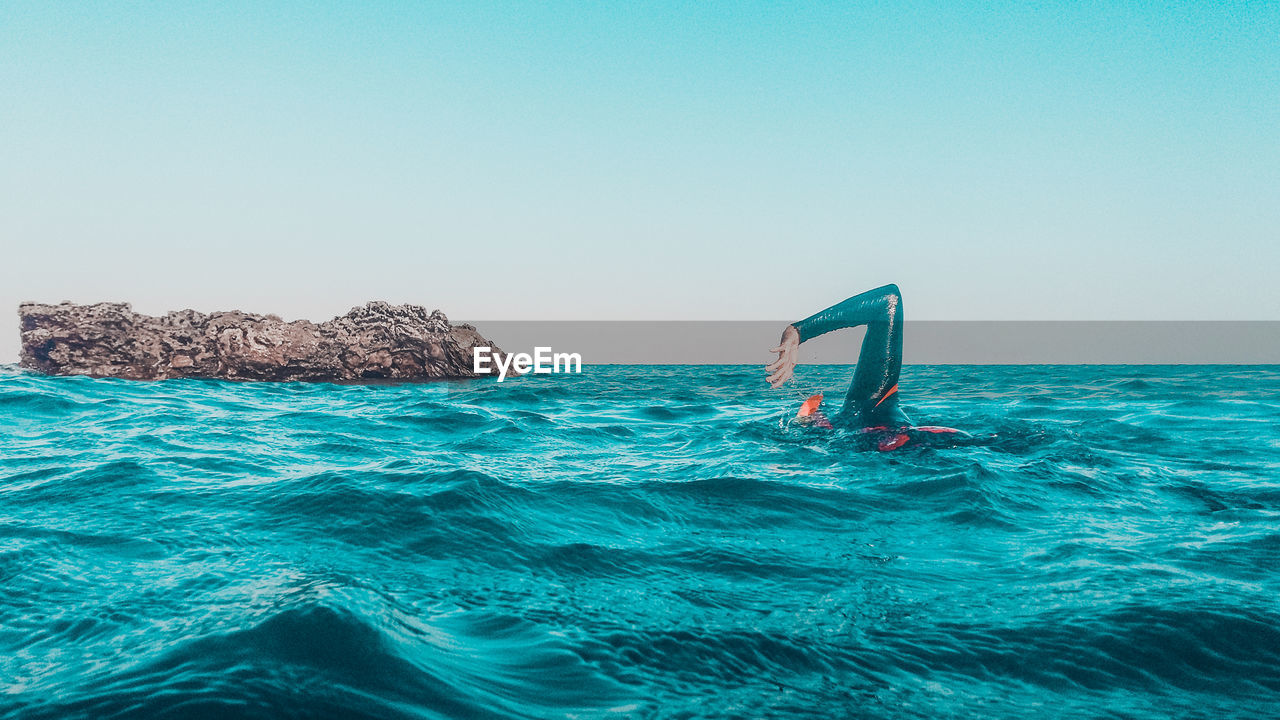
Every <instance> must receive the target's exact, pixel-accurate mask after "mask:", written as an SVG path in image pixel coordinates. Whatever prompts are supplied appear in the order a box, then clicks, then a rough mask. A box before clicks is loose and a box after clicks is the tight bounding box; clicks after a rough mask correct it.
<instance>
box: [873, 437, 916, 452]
mask: <svg viewBox="0 0 1280 720" xmlns="http://www.w3.org/2000/svg"><path fill="white" fill-rule="evenodd" d="M910 439H911V436H910V435H907V434H906V433H898V434H897V435H894V436H893V437H884V438H881V439H880V442H879V444H878V445H877V447H878V448H879V449H880V452H887V451H889V450H897V449H898V448H900V447H902V446H903V445H906V444H907V441H908V440H910Z"/></svg>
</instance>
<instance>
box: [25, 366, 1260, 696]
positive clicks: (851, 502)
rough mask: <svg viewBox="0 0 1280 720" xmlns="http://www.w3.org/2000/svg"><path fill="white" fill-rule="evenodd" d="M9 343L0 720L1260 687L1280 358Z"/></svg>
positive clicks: (1229, 692)
mask: <svg viewBox="0 0 1280 720" xmlns="http://www.w3.org/2000/svg"><path fill="white" fill-rule="evenodd" d="M849 374H850V369H849V368H847V367H803V366H802V367H801V368H799V369H798V373H797V379H796V381H794V382H793V383H792V385H791V386H790V387H788V388H784V389H781V390H769V389H768V388H767V386H766V385H765V384H764V382H763V372H762V370H761V368H757V367H586V368H584V370H583V373H582V374H581V375H557V376H540V377H525V378H519V379H514V380H508V381H507V382H504V383H501V384H499V383H496V382H493V381H492V380H486V381H474V382H440V383H430V384H416V385H354V386H337V385H327V384H310V385H308V384H247V383H227V382H216V381H186V380H179V381H166V382H158V383H136V382H128V381H120V380H93V379H88V378H50V377H40V376H36V375H32V374H28V373H26V372H23V371H20V370H18V369H17V368H16V367H13V366H6V367H0V718H60V719H61V718H115V717H139V718H147V717H170V718H236V717H263V718H267V717H296V718H310V717H316V718H325V717H331V718H564V717H574V718H598V717H619V718H630V717H636V718H728V717H740V718H802V717H805V718H807V717H821V718H846V717H852V718H862V717H865V718H950V717H954V718H970V717H981V718H1028V717H1036V718H1077V717H1114V718H1169V717H1197V718H1199V717H1204V718H1250V717H1259V718H1261V717H1273V718H1274V717H1277V716H1280V422H1278V418H1280V368H1277V367H1151V366H1146V367H1097V366H1058V367H1054V366H1035V367H960V366H950V367H907V368H905V369H904V371H903V376H902V380H901V384H900V386H901V398H902V402H903V404H904V407H905V409H906V410H907V411H908V413H909V414H911V416H912V417H913V419H914V420H915V421H916V422H918V423H930V424H943V425H951V426H954V427H959V428H962V429H965V430H969V431H970V432H973V433H975V434H979V433H980V434H994V435H995V438H994V439H993V440H992V441H991V442H990V443H989V444H987V445H983V446H979V447H961V448H951V449H928V448H912V447H907V448H904V449H902V450H898V451H894V452H888V453H879V452H874V451H873V452H862V451H859V449H858V448H859V447H860V443H858V442H857V439H856V438H853V437H851V436H849V435H846V434H842V433H839V432H836V433H832V432H823V431H820V430H817V429H805V428H798V427H793V426H790V425H789V424H788V423H786V422H785V420H786V418H788V417H789V416H791V415H792V414H794V412H795V409H796V407H797V406H798V405H799V402H800V401H801V399H802V398H803V397H805V396H806V395H808V394H809V393H810V392H813V391H816V390H825V391H827V394H828V397H829V398H839V397H842V396H843V391H844V386H845V385H847V382H848V377H849Z"/></svg>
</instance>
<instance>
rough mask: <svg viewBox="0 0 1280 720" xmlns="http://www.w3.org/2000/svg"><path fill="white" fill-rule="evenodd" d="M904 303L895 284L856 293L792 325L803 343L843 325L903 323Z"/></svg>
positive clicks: (845, 326)
mask: <svg viewBox="0 0 1280 720" xmlns="http://www.w3.org/2000/svg"><path fill="white" fill-rule="evenodd" d="M901 305H902V294H901V293H899V292H898V286H897V285H894V284H892V283H891V284H889V285H884V286H881V287H878V288H876V289H874V290H868V291H866V292H864V293H859V294H857V295H854V296H853V297H851V298H849V299H848V300H845V301H843V302H839V303H836V304H835V305H832V306H831V307H829V308H827V309H826V310H823V311H821V312H818V313H814V314H813V315H810V316H809V317H807V318H805V319H803V320H801V321H799V322H795V323H791V327H793V328H795V329H796V332H797V333H798V334H799V339H800V342H805V341H806V340H812V339H813V338H816V337H818V336H819V335H826V334H827V333H829V332H831V331H832V330H840V329H842V328H848V327H857V326H859V325H866V324H868V323H873V322H891V323H895V322H896V323H901V322H902V316H901V314H900V313H899V312H898V311H899V308H900V307H901Z"/></svg>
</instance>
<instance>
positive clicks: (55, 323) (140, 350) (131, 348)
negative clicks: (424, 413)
mask: <svg viewBox="0 0 1280 720" xmlns="http://www.w3.org/2000/svg"><path fill="white" fill-rule="evenodd" d="M18 316H19V318H20V320H21V328H22V357H21V364H22V366H23V367H27V368H31V369H33V370H39V371H40V372H44V373H49V374H52V375H91V376H94V377H119V378H129V379H133V380H162V379H165V378H179V377H188V378H223V379H228V380H274V381H281V380H310V381H327V382H350V381H360V380H370V379H395V380H427V379H435V378H464V377H474V376H475V373H474V372H473V370H472V367H473V366H472V349H473V348H475V347H484V346H487V347H493V345H492V343H490V342H489V341H488V340H485V339H484V338H483V337H481V336H480V333H478V332H476V329H475V328H474V327H472V326H471V325H451V324H449V319H448V318H446V317H445V316H444V313H442V312H440V311H439V310H435V311H432V312H430V313H428V312H427V310H426V308H424V307H421V306H418V305H389V304H387V303H385V302H371V303H369V304H367V305H365V306H364V307H357V308H352V310H351V312H349V313H347V314H346V315H343V316H340V317H336V318H334V319H332V320H329V321H327V322H323V323H319V324H317V323H313V322H309V321H307V320H296V321H294V322H284V321H283V320H281V319H280V318H279V317H277V316H275V315H251V314H249V313H243V312H240V311H238V310H237V311H231V312H215V313H210V314H208V315H206V314H204V313H199V312H196V311H194V310H179V311H176V312H171V313H169V314H167V315H164V316H163V317H153V316H150V315H141V314H138V313H135V312H133V309H132V308H131V307H130V306H129V305H128V304H127V303H97V304H94V305H76V304H73V303H62V304H60V305H44V304H40V303H23V304H22V305H20V306H19V307H18ZM494 351H495V353H497V352H498V351H497V349H496V348H495V350H494Z"/></svg>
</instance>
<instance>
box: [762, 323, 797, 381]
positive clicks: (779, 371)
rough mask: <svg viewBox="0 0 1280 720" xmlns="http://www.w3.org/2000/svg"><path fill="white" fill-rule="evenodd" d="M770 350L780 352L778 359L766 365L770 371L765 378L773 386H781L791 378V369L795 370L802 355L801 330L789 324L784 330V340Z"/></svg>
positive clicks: (766, 368)
mask: <svg viewBox="0 0 1280 720" xmlns="http://www.w3.org/2000/svg"><path fill="white" fill-rule="evenodd" d="M769 352H776V353H778V359H777V360H774V361H773V362H771V363H769V364H768V365H765V366H764V369H765V371H766V372H768V373H769V377H767V378H765V379H766V380H767V381H768V382H769V384H770V385H771V386H773V387H775V388H776V387H781V385H782V383H784V382H786V381H788V380H790V379H791V375H792V372H791V371H792V370H795V367H796V360H797V359H798V358H799V356H800V331H798V330H796V329H795V327H794V326H792V325H788V326H787V329H786V330H783V331H782V342H781V343H779V344H778V347H775V348H770V349H769Z"/></svg>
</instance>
